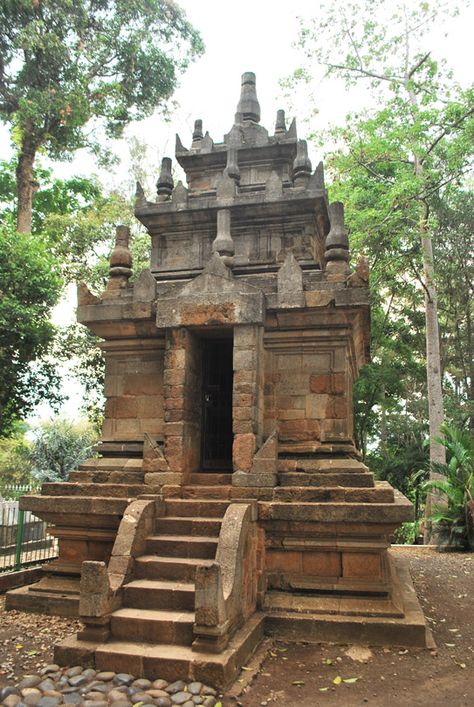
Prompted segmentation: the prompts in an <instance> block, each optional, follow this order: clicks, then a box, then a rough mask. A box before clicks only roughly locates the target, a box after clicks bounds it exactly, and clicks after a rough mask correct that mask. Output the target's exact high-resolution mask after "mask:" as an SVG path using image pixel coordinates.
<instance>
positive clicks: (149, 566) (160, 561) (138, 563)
mask: <svg viewBox="0 0 474 707" xmlns="http://www.w3.org/2000/svg"><path fill="white" fill-rule="evenodd" d="M210 563H211V560H203V559H200V558H196V557H157V556H156V555H141V557H138V558H137V559H136V560H135V577H137V578H143V579H145V578H146V579H164V580H165V579H172V580H175V581H190V582H194V578H195V576H196V567H199V566H201V565H209V564H210Z"/></svg>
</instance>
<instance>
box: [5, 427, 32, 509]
mask: <svg viewBox="0 0 474 707" xmlns="http://www.w3.org/2000/svg"><path fill="white" fill-rule="evenodd" d="M25 430H26V426H25V425H24V424H17V425H15V426H14V428H13V430H12V435H11V436H10V437H1V438H0V496H3V495H4V493H2V489H5V487H7V486H16V485H24V484H30V483H31V481H32V476H31V461H30V451H31V443H30V442H29V441H28V440H27V439H26V438H25Z"/></svg>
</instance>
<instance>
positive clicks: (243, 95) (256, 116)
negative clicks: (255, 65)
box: [235, 71, 260, 123]
mask: <svg viewBox="0 0 474 707" xmlns="http://www.w3.org/2000/svg"><path fill="white" fill-rule="evenodd" d="M245 120H252V121H253V122H254V123H259V122H260V104H259V102H258V98H257V91H256V88H255V74H254V73H253V71H246V72H245V73H244V74H242V87H241V89H240V101H239V104H238V106H237V112H236V114H235V122H236V123H242V122H243V121H245Z"/></svg>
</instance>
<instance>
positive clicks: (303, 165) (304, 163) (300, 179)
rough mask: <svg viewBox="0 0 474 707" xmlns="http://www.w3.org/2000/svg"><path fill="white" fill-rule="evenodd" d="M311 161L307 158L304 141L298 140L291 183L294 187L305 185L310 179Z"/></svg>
mask: <svg viewBox="0 0 474 707" xmlns="http://www.w3.org/2000/svg"><path fill="white" fill-rule="evenodd" d="M311 169H312V167H311V160H310V159H309V157H308V145H307V142H306V140H298V145H297V148H296V157H295V161H294V162H293V181H294V183H295V186H300V185H305V184H306V183H307V181H308V179H309V178H310V177H311Z"/></svg>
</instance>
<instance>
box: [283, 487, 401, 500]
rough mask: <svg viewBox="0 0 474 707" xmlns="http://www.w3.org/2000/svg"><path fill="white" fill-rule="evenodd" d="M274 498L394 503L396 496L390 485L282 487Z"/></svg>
mask: <svg viewBox="0 0 474 707" xmlns="http://www.w3.org/2000/svg"><path fill="white" fill-rule="evenodd" d="M274 498H275V500H276V501H305V502H314V503H324V502H327V503H392V502H393V498H394V496H393V489H392V488H391V487H390V486H388V485H387V487H378V486H376V487H375V488H344V487H342V486H338V487H335V488H333V487H319V488H317V487H316V488H314V487H311V488H308V487H307V486H306V487H301V486H299V487H298V486H282V487H280V488H276V489H275V493H274Z"/></svg>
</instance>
